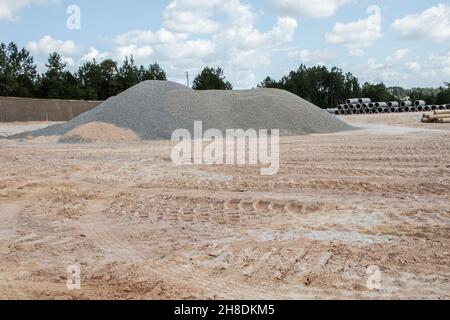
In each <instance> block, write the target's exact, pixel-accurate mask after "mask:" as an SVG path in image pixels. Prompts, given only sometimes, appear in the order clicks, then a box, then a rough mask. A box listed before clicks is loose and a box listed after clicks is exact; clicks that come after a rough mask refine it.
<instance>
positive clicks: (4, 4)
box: [0, 0, 59, 21]
mask: <svg viewBox="0 0 450 320" xmlns="http://www.w3.org/2000/svg"><path fill="white" fill-rule="evenodd" d="M58 2H59V1H58V0H1V1H0V20H8V21H15V20H17V19H19V17H18V16H17V14H18V13H19V12H20V11H21V10H22V9H24V8H26V7H29V6H32V5H44V4H49V3H58Z"/></svg>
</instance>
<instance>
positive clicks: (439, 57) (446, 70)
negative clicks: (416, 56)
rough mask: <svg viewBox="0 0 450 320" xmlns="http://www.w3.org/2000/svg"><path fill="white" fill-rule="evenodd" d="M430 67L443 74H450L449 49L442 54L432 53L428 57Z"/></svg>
mask: <svg viewBox="0 0 450 320" xmlns="http://www.w3.org/2000/svg"><path fill="white" fill-rule="evenodd" d="M428 61H429V63H430V67H431V69H432V70H433V71H434V72H436V73H438V72H440V71H441V72H442V73H443V74H444V75H445V76H450V51H449V52H446V53H443V54H432V55H430V57H429V59H428Z"/></svg>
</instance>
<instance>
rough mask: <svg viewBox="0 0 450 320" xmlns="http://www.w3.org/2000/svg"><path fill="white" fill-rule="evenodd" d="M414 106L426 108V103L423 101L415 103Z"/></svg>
mask: <svg viewBox="0 0 450 320" xmlns="http://www.w3.org/2000/svg"><path fill="white" fill-rule="evenodd" d="M414 105H415V106H416V107H425V106H426V102H425V101H423V100H417V101H416V102H414Z"/></svg>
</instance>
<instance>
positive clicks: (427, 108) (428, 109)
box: [423, 106, 431, 111]
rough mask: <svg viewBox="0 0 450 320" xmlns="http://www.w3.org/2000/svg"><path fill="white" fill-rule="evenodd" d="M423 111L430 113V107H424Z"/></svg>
mask: <svg viewBox="0 0 450 320" xmlns="http://www.w3.org/2000/svg"><path fill="white" fill-rule="evenodd" d="M423 111H431V107H430V106H425V107H424V108H423Z"/></svg>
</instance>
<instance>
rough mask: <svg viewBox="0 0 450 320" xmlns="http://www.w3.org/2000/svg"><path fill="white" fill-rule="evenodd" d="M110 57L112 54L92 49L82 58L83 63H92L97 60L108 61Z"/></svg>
mask: <svg viewBox="0 0 450 320" xmlns="http://www.w3.org/2000/svg"><path fill="white" fill-rule="evenodd" d="M110 55H111V54H110V53H109V52H100V51H98V50H97V49H95V48H94V47H90V48H89V51H88V52H87V53H86V54H84V55H83V56H82V57H81V61H82V62H86V61H92V60H95V61H97V62H98V61H103V60H105V59H108V58H109V57H110Z"/></svg>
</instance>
